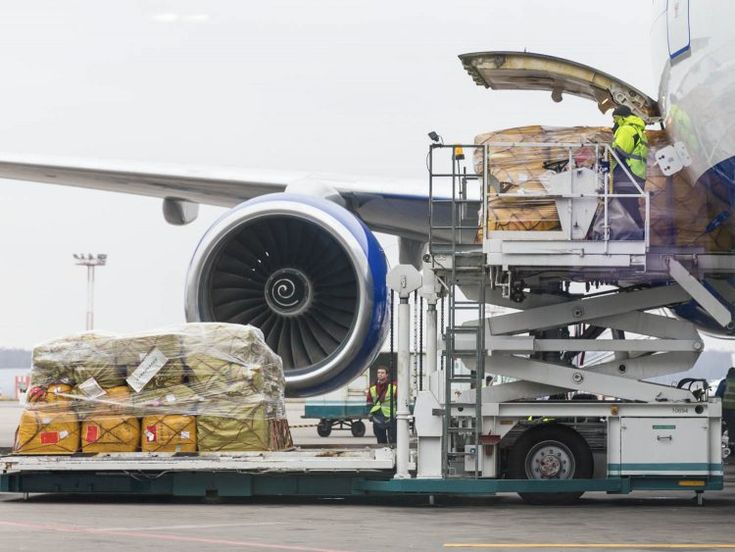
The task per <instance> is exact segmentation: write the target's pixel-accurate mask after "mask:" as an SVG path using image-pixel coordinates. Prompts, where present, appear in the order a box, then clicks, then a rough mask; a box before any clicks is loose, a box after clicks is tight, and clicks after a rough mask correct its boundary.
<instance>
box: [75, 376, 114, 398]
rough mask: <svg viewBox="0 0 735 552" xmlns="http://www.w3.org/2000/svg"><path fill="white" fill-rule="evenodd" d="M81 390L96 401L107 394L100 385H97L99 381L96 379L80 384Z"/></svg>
mask: <svg viewBox="0 0 735 552" xmlns="http://www.w3.org/2000/svg"><path fill="white" fill-rule="evenodd" d="M79 390H80V391H81V392H82V393H84V395H85V396H87V397H89V398H90V399H96V398H97V397H101V396H102V395H105V394H107V391H105V390H104V389H102V387H100V384H99V383H97V380H96V379H94V378H89V379H88V380H85V381H83V382H82V383H80V384H79Z"/></svg>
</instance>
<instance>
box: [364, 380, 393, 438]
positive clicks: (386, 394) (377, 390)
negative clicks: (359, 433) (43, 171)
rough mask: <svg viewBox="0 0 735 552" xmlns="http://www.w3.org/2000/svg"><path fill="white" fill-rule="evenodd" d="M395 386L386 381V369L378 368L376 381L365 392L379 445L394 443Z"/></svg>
mask: <svg viewBox="0 0 735 552" xmlns="http://www.w3.org/2000/svg"><path fill="white" fill-rule="evenodd" d="M396 391H397V388H396V384H395V382H390V381H389V380H388V368H386V367H385V366H378V371H377V381H376V382H375V384H374V385H371V386H370V389H368V391H367V402H368V405H369V408H370V420H371V421H372V422H373V433H374V434H375V438H376V439H377V440H378V443H380V444H394V443H395V442H396V407H397V404H396Z"/></svg>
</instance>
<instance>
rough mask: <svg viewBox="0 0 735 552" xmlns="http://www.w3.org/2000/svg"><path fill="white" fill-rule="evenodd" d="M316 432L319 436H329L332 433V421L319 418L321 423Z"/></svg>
mask: <svg viewBox="0 0 735 552" xmlns="http://www.w3.org/2000/svg"><path fill="white" fill-rule="evenodd" d="M316 432H317V433H318V434H319V437H329V435H330V434H331V433H332V421H331V420H326V419H322V420H319V424H318V425H317V426H316Z"/></svg>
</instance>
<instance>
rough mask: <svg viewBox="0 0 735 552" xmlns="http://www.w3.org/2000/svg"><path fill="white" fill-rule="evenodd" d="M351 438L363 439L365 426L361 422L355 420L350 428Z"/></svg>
mask: <svg viewBox="0 0 735 552" xmlns="http://www.w3.org/2000/svg"><path fill="white" fill-rule="evenodd" d="M350 431H351V432H352V436H353V437H365V424H364V423H362V421H361V420H355V421H354V422H352V426H351V427H350Z"/></svg>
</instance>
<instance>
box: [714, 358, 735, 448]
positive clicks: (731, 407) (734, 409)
mask: <svg viewBox="0 0 735 552" xmlns="http://www.w3.org/2000/svg"><path fill="white" fill-rule="evenodd" d="M715 396H716V397H720V398H721V399H722V421H723V422H725V425H726V426H727V440H728V442H729V447H730V450H731V451H732V452H735V367H733V368H730V369H729V370H728V371H727V376H726V377H725V379H723V380H722V381H721V382H720V385H719V386H718V387H717V391H716V392H715Z"/></svg>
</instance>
